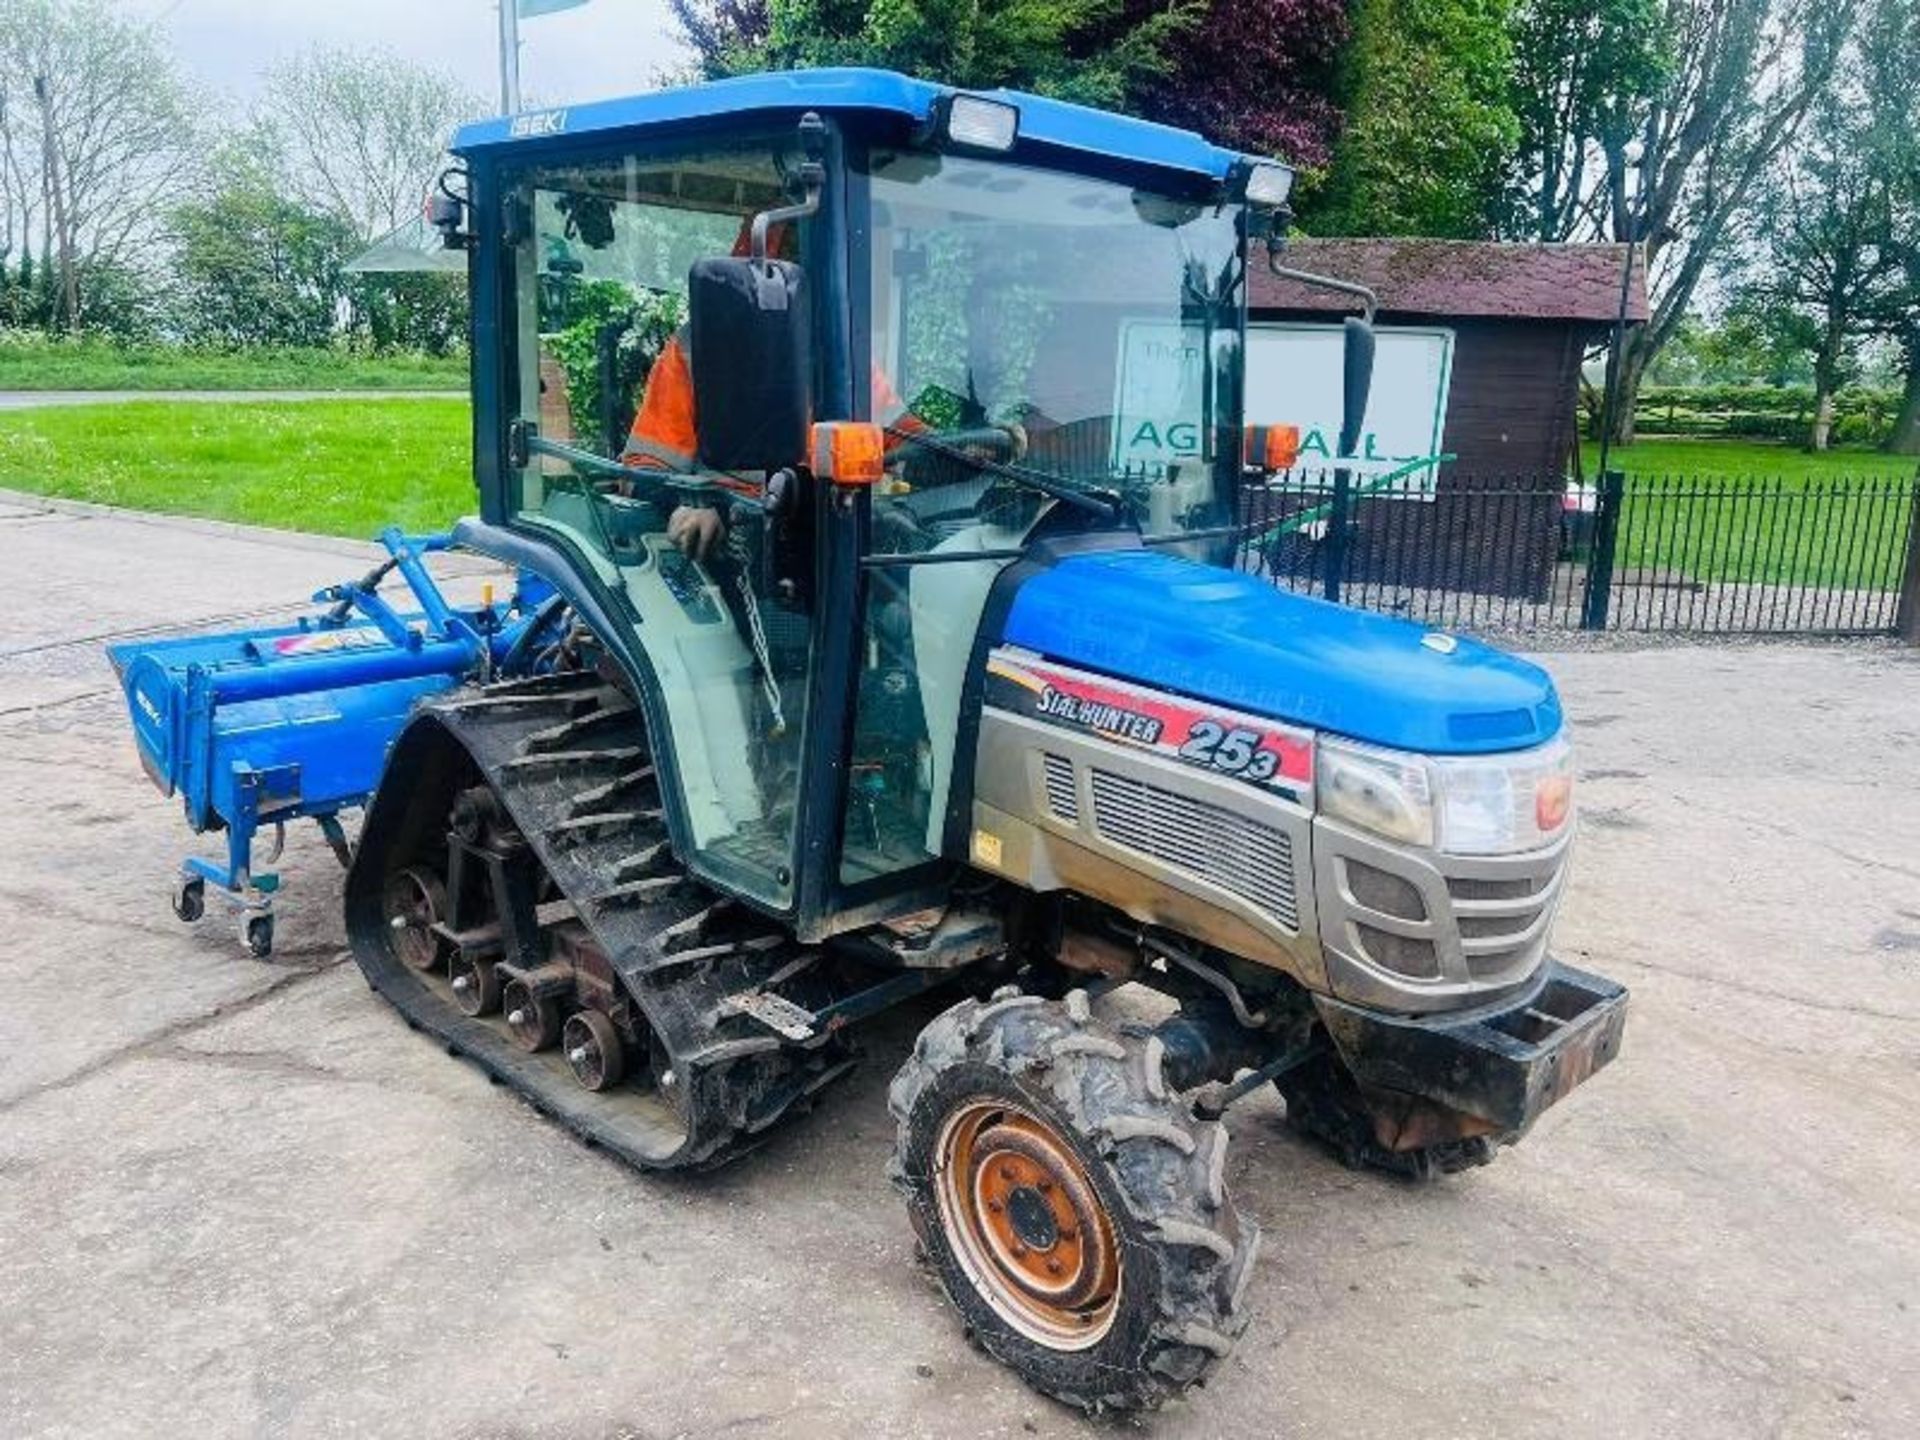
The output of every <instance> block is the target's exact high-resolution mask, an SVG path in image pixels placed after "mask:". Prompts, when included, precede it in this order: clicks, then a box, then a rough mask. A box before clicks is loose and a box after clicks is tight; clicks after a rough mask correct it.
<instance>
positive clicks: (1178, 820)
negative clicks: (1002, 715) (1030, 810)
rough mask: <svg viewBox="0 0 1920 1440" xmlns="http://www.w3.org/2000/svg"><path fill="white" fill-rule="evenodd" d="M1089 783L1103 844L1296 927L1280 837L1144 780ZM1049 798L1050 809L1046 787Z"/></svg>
mask: <svg viewBox="0 0 1920 1440" xmlns="http://www.w3.org/2000/svg"><path fill="white" fill-rule="evenodd" d="M1049 758H1051V757H1049ZM1091 780H1092V790H1093V823H1094V828H1095V829H1097V830H1098V831H1099V832H1100V834H1101V836H1102V837H1103V838H1104V839H1107V840H1109V841H1111V842H1112V843H1114V844H1115V845H1123V846H1125V847H1126V848H1127V849H1129V850H1134V851H1137V852H1138V853H1140V854H1142V855H1145V856H1148V857H1149V858H1151V859H1154V860H1158V861H1159V862H1160V863H1161V864H1163V865H1167V866H1171V867H1172V868H1174V869H1176V870H1181V871H1184V872H1185V873H1187V874H1189V875H1191V876H1193V877H1195V878H1196V879H1199V880H1204V881H1207V882H1208V883H1210V884H1213V885H1218V886H1219V887H1220V888H1221V889H1223V890H1226V891H1229V892H1231V893H1232V894H1235V895H1238V896H1239V897H1240V898H1241V899H1243V900H1247V901H1250V902H1252V903H1253V904H1255V905H1257V906H1259V907H1260V908H1261V909H1262V910H1264V911H1266V912H1268V913H1269V914H1271V915H1272V916H1273V917H1274V918H1275V919H1277V920H1279V921H1280V922H1281V923H1282V924H1283V925H1285V926H1286V927H1287V928H1288V929H1290V930H1297V929H1299V928H1300V913H1299V909H1298V906H1297V904H1296V901H1295V898H1294V881H1293V845H1292V842H1291V841H1289V840H1288V838H1287V836H1286V834H1285V833H1284V832H1282V831H1279V830H1276V829H1274V828H1273V827H1272V826H1269V825H1262V824H1260V823H1259V822H1258V821H1254V820H1249V819H1247V818H1246V817H1244V816H1241V815H1236V814H1234V812H1233V811H1231V810H1226V809H1222V808H1221V807H1220V806H1218V805H1209V804H1207V803H1206V802H1205V801H1204V800H1195V799H1193V798H1192V797H1191V796H1187V795H1181V794H1178V793H1177V792H1175V791H1172V790H1163V789H1161V788H1160V787H1159V786H1158V785H1150V784H1148V783H1147V782H1146V781H1144V780H1135V779H1131V778H1129V777H1127V776H1124V775H1115V774H1113V773H1112V772H1110V771H1106V770H1100V769H1095V770H1093V771H1092V773H1091ZM1048 793H1049V799H1048V804H1050V805H1051V804H1052V803H1053V802H1052V798H1051V795H1052V785H1051V782H1049V785H1048ZM1056 813H1057V812H1056Z"/></svg>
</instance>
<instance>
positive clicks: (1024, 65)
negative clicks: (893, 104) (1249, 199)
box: [671, 0, 1347, 166]
mask: <svg viewBox="0 0 1920 1440" xmlns="http://www.w3.org/2000/svg"><path fill="white" fill-rule="evenodd" d="M671 4H672V6H673V13H674V15H675V17H676V19H677V20H678V21H679V24H680V31H681V38H682V39H684V40H685V41H686V42H687V44H688V45H689V46H690V47H691V48H692V50H693V51H694V54H695V56H696V60H697V66H698V69H699V71H700V73H701V74H702V75H704V76H706V77H708V78H719V77H722V76H726V75H738V74H743V73H746V72H748V71H754V70H766V69H779V68H784V67H788V66H796V65H799V66H805V65H880V66H885V67H888V68H891V69H895V70H903V71H906V72H907V73H909V74H914V75H922V76H925V77H927V78H929V79H934V80H940V81H944V82H946V83H948V84H952V85H962V86H967V87H970V88H988V87H992V86H996V85H1007V86H1012V87H1015V88H1019V89H1024V90H1033V91H1037V92H1039V93H1041V94H1045V95H1053V96H1058V97H1061V98H1063V99H1068V100H1077V101H1080V102H1081V103H1083V104H1089V105H1100V106H1105V107H1109V108H1114V109H1120V110H1125V111H1128V112H1130V113H1133V114H1138V115H1143V116H1145V117H1147V118H1148V119H1152V120H1158V121H1161V122H1162V123H1164V124H1169V125H1180V126H1184V127H1187V128H1189V129H1195V130H1199V131H1201V132H1202V133H1203V134H1205V135H1207V136H1208V137H1209V138H1211V139H1213V140H1215V141H1217V142H1219V143H1221V144H1224V145H1231V146H1235V147H1237V148H1240V149H1244V150H1250V151H1256V152H1263V153H1274V154H1281V155H1284V156H1286V157H1287V158H1288V159H1290V160H1292V161H1294V162H1295V163H1296V164H1303V165H1309V166H1311V165H1319V164H1322V163H1324V162H1325V160H1326V156H1327V152H1328V148H1329V146H1330V144H1331V141H1332V137H1333V134H1334V131H1335V130H1336V129H1337V127H1338V122H1339V112H1338V110H1337V108H1336V107H1335V106H1334V105H1333V103H1332V100H1331V99H1330V98H1329V97H1330V92H1331V85H1332V66H1333V59H1334V55H1335V53H1336V51H1337V50H1338V48H1339V46H1340V44H1341V42H1342V41H1343V40H1344V39H1345V37H1346V33H1347V31H1346V14H1345V0H1172V3H1167V0H935V3H932V4H921V5H914V4H908V3H906V0H671Z"/></svg>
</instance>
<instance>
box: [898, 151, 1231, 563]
mask: <svg viewBox="0 0 1920 1440" xmlns="http://www.w3.org/2000/svg"><path fill="white" fill-rule="evenodd" d="M868 170H869V174H870V180H871V187H870V193H871V204H872V214H873V231H872V257H873V260H872V281H871V284H872V292H871V301H872V316H873V323H872V343H873V359H874V366H875V372H876V391H877V392H878V391H881V390H883V389H888V388H890V389H891V390H892V391H894V392H896V393H897V394H898V396H899V398H900V401H901V402H902V403H903V404H904V406H905V408H906V411H907V412H908V413H909V414H910V415H912V416H913V417H915V423H916V424H920V425H924V426H925V427H927V429H928V430H929V431H931V432H932V433H933V434H934V435H935V436H936V437H937V436H939V435H942V434H947V435H959V436H961V437H963V438H964V437H966V436H968V435H970V434H973V433H976V432H979V431H980V430H982V429H983V428H986V429H991V428H992V427H1002V428H1007V429H1009V430H1011V431H1013V432H1014V434H1015V435H1016V443H1015V448H1016V450H1017V452H1018V453H1017V455H1016V457H1015V459H1014V463H1015V464H1017V465H1018V466H1019V467H1021V468H1023V469H1026V470H1029V471H1032V472H1035V473H1039V474H1044V475H1047V476H1051V477H1055V478H1057V479H1059V480H1063V481H1067V482H1071V483H1072V484H1074V485H1076V486H1078V487H1082V488H1085V489H1089V490H1093V489H1099V490H1108V491H1118V492H1120V493H1122V494H1123V495H1124V496H1125V497H1126V498H1127V500H1128V501H1129V504H1130V508H1131V509H1132V511H1133V513H1134V514H1135V516H1136V517H1137V518H1138V519H1139V521H1140V523H1141V525H1142V528H1143V529H1145V530H1146V531H1148V532H1149V533H1169V532H1173V531H1178V530H1183V529H1193V528H1204V527H1207V526H1212V525H1220V524H1225V523H1227V522H1228V520H1229V519H1230V514H1229V512H1228V506H1229V505H1230V501H1231V492H1232V484H1233V479H1234V476H1235V474H1236V473H1237V466H1238V462H1239V454H1238V451H1239V444H1240V440H1239V422H1240V416H1239V406H1238V383H1237V382H1238V376H1239V367H1240V354H1241V344H1242V334H1243V325H1244V309H1243V305H1244V291H1243V274H1242V265H1241V260H1240V255H1239V246H1238V236H1237V229H1238V211H1237V209H1236V208H1235V207H1233V206H1231V205H1227V204H1222V203H1217V202H1208V203H1203V202H1197V201H1184V200H1176V199H1171V198H1168V197H1166V196H1162V195H1158V194H1155V193H1152V192H1150V191H1145V190H1140V189H1136V188H1133V187H1131V186H1128V185H1124V184H1119V183H1116V182H1113V181H1109V180H1100V179H1091V178H1088V177H1085V176H1078V175H1072V174H1066V173H1062V172H1058V171H1045V170H1036V169H1032V168H1029V167H1025V166H1019V165H1013V164H1009V163H1006V162H1003V161H995V160H983V159H971V158H966V157H956V156H951V155H938V154H931V153H927V152H921V151H894V150H878V151H875V152H873V154H872V155H871V156H870V158H869V165H868ZM882 418H885V417H884V416H883V417H882ZM1003 458H1004V457H1003ZM964 470H965V467H964V465H952V466H949V467H948V474H947V476H946V478H947V479H948V480H949V481H950V482H951V483H954V484H963V483H965V482H966V479H967V477H966V475H965V474H964Z"/></svg>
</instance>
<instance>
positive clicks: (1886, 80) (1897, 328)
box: [1861, 0, 1920, 455]
mask: <svg viewBox="0 0 1920 1440" xmlns="http://www.w3.org/2000/svg"><path fill="white" fill-rule="evenodd" d="M1861 50H1862V52H1863V54H1864V56H1865V78H1864V81H1863V83H1864V85H1865V88H1866V93H1867V96H1868V100H1869V103H1870V105H1871V107H1872V114H1873V117H1874V118H1873V134H1874V136H1875V142H1876V147H1877V152H1878V155H1879V161H1880V165H1881V166H1882V168H1883V171H1884V174H1885V176H1886V183H1887V228H1886V234H1885V236H1884V237H1883V242H1882V248H1883V252H1884V256H1885V260H1886V266H1887V275H1886V284H1885V286H1884V288H1883V289H1882V291H1881V293H1880V295H1879V296H1878V297H1877V298H1876V299H1875V301H1874V303H1873V305H1872V307H1871V313H1870V317H1869V318H1870V321H1871V323H1872V325H1873V327H1874V328H1875V329H1876V330H1877V331H1878V332H1879V333H1880V334H1881V335H1882V336H1884V337H1886V338H1887V339H1889V340H1891V341H1892V342H1893V343H1894V345H1895V346H1896V347H1897V348H1898V350H1899V352H1900V358H1901V371H1902V382H1901V394H1900V408H1899V411H1898V412H1897V414H1896V415H1895V417H1894V421H1893V426H1892V429H1891V430H1890V431H1889V433H1888V435H1887V440H1886V446H1885V448H1886V450H1887V451H1888V452H1889V453H1890V454H1894V455H1920V133H1916V131H1915V127H1914V123H1913V105H1914V96H1915V95H1917V94H1920V0H1876V3H1875V4H1874V5H1873V7H1872V9H1871V10H1870V12H1869V14H1868V18H1867V22H1866V26H1865V38H1864V40H1863V42H1862V44H1861Z"/></svg>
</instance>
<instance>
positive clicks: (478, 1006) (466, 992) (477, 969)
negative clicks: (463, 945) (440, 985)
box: [449, 955, 500, 1016]
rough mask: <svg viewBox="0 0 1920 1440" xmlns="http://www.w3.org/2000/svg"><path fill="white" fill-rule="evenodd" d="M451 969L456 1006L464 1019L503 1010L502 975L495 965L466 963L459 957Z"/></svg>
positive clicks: (479, 961)
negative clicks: (501, 1005) (501, 1004)
mask: <svg viewBox="0 0 1920 1440" xmlns="http://www.w3.org/2000/svg"><path fill="white" fill-rule="evenodd" d="M449 967H450V973H451V975H452V979H453V1003H454V1004H455V1005H456V1006H457V1007H458V1008H459V1011H460V1013H461V1014H462V1015H475V1016H478V1015H491V1014H493V1012H494V1011H496V1010H498V1009H499V1008H500V972H499V970H498V969H497V968H495V966H494V963H493V961H491V960H463V959H461V958H460V957H459V956H458V955H455V956H454V957H453V959H452V960H451V961H450V962H449Z"/></svg>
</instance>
